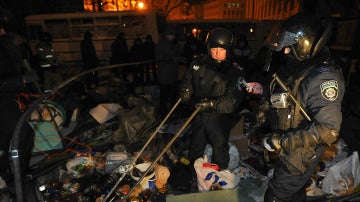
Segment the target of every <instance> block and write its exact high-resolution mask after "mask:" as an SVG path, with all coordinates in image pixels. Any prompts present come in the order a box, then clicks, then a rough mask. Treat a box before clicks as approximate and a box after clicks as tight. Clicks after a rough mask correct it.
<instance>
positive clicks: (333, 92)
mask: <svg viewBox="0 0 360 202" xmlns="http://www.w3.org/2000/svg"><path fill="white" fill-rule="evenodd" d="M320 90H321V95H322V96H323V98H325V99H326V100H328V101H330V102H332V101H334V100H336V98H337V97H338V82H337V81H336V80H329V81H325V82H323V83H322V84H320Z"/></svg>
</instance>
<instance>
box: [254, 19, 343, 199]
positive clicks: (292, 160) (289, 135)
mask: <svg viewBox="0 0 360 202" xmlns="http://www.w3.org/2000/svg"><path fill="white" fill-rule="evenodd" d="M331 29H332V28H331V21H329V20H320V19H318V18H316V17H315V16H314V15H311V14H307V13H299V14H296V15H294V16H292V17H290V18H289V19H287V20H286V21H284V22H283V23H282V24H281V25H280V26H279V27H277V28H274V29H273V31H272V33H271V34H270V35H269V36H268V38H267V39H266V41H265V45H266V46H267V47H268V48H269V49H271V50H273V51H283V54H284V55H285V56H286V57H285V58H286V60H287V61H286V64H287V65H285V66H284V68H280V69H281V70H282V71H281V72H282V73H281V74H279V75H274V80H273V82H272V83H271V88H270V91H269V92H270V95H271V99H270V100H271V104H272V107H273V108H275V109H276V112H277V119H276V120H277V121H276V126H274V127H273V128H274V130H273V132H272V134H271V135H270V136H268V137H265V138H264V139H263V146H264V148H265V149H266V150H268V151H270V152H277V153H278V159H277V164H276V166H275V168H274V174H273V177H272V178H271V179H270V181H269V183H268V189H267V190H266V192H265V196H264V201H265V202H266V201H305V199H306V192H305V189H306V183H307V182H308V180H309V179H310V176H311V174H312V173H313V172H314V170H315V167H316V166H317V165H318V163H319V161H320V157H321V156H322V154H323V152H324V148H325V145H329V144H331V143H333V142H335V141H336V140H337V137H338V134H339V129H340V124H341V121H342V120H341V118H342V117H341V102H342V99H343V95H344V91H345V86H344V81H343V78H342V75H341V72H340V71H339V70H338V69H336V68H335V67H332V66H330V65H329V64H328V60H329V57H330V52H329V50H328V49H327V47H326V43H327V42H328V39H329V38H330V34H331ZM281 79H283V81H282V80H281ZM280 83H282V84H284V85H285V86H283V87H280ZM249 85H250V87H251V88H252V89H248V90H249V91H250V90H251V91H252V92H253V93H255V94H257V93H261V92H260V91H262V86H261V85H260V84H259V83H257V82H252V83H250V84H249ZM286 89H287V92H285V91H286ZM264 92H265V88H264ZM292 98H293V99H292Z"/></svg>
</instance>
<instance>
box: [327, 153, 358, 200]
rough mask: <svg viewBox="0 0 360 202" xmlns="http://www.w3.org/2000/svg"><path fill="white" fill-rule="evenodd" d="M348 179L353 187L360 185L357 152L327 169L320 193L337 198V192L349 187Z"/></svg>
mask: <svg viewBox="0 0 360 202" xmlns="http://www.w3.org/2000/svg"><path fill="white" fill-rule="evenodd" d="M349 178H351V179H353V187H356V186H357V185H358V184H359V183H360V162H359V155H358V153H357V152H354V153H353V154H352V155H351V156H349V157H347V158H345V159H343V160H342V161H339V162H338V163H336V164H334V165H333V166H331V167H330V168H329V171H328V172H327V174H326V176H325V178H324V180H323V184H322V191H323V192H324V193H326V194H334V195H337V196H339V193H338V192H339V191H342V190H344V189H347V188H348V187H349V185H348V182H347V181H348V180H347V179H349Z"/></svg>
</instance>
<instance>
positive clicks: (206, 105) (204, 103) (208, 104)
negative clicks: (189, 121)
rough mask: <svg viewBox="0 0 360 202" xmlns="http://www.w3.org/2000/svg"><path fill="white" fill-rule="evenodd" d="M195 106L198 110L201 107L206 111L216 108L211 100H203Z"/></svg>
mask: <svg viewBox="0 0 360 202" xmlns="http://www.w3.org/2000/svg"><path fill="white" fill-rule="evenodd" d="M195 106H196V107H197V108H198V107H199V108H200V110H206V109H209V108H212V107H213V106H214V103H213V101H211V100H208V99H203V100H202V101H201V102H199V103H196V105H195Z"/></svg>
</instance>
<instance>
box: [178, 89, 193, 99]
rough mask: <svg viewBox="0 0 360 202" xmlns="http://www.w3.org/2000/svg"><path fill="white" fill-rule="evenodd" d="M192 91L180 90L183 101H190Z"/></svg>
mask: <svg viewBox="0 0 360 202" xmlns="http://www.w3.org/2000/svg"><path fill="white" fill-rule="evenodd" d="M190 96H191V91H190V89H188V88H184V89H181V90H180V97H181V101H183V102H186V101H189V100H190Z"/></svg>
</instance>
